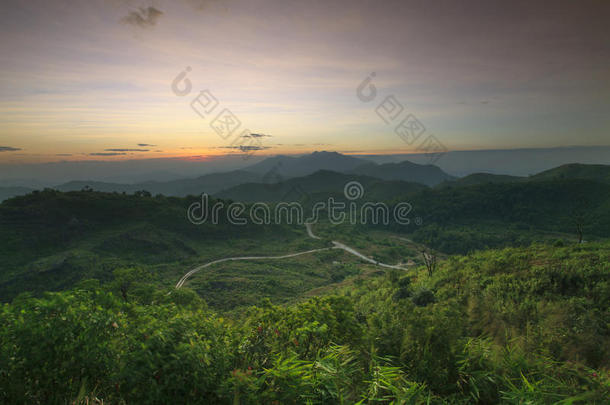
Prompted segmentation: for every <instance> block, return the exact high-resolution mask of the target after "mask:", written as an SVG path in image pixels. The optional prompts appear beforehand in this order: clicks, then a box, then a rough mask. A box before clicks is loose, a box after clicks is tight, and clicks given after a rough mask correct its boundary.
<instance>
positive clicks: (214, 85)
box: [0, 0, 610, 164]
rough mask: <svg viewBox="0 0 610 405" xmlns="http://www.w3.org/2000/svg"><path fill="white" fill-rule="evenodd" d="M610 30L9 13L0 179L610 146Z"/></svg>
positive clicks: (256, 5) (247, 0)
mask: <svg viewBox="0 0 610 405" xmlns="http://www.w3.org/2000/svg"><path fill="white" fill-rule="evenodd" d="M609 15H610V2H608V1H606V0H600V1H593V0H584V1H578V2H575V1H564V0H561V1H554V2H546V1H545V2H542V1H510V2H509V1H501V2H500V1H490V0H487V1H471V0H466V1H423V0H417V1H409V0H402V1H384V2H380V1H362V0H351V1H317V0H312V1H289V0H283V1H274V0H173V1H161V0H148V1H145V0H143V1H136V0H133V1H131V0H125V1H123V0H88V1H84V0H83V1H68V0H66V1H64V0H53V1H50V0H46V1H40V0H31V1H12V0H8V1H7V0H4V1H2V3H1V5H0V50H1V52H0V163H5V164H21V163H34V162H36V163H40V162H54V161H71V160H74V161H81V160H125V159H152V158H155V159H156V158H180V159H203V160H205V159H209V158H213V157H214V158H218V157H219V156H223V155H229V156H233V155H235V154H239V153H257V154H259V155H262V156H264V155H271V154H273V155H275V154H298V153H308V152H311V151H315V150H334V151H339V152H343V153H348V154H391V153H416V152H421V151H422V150H423V149H422V148H424V147H425V140H426V139H432V138H430V137H433V139H434V140H435V141H436V145H437V146H440V147H442V148H445V149H447V150H476V149H510V148H542V147H558V146H569V145H584V146H591V145H610V136H609V129H610V111H609V106H610V69H608V67H609V66H610V24H608V21H607V20H608V16H609ZM181 75H182V76H181ZM367 78H371V81H370V82H366V83H364V84H363V81H364V80H365V79H367ZM184 79H186V80H187V81H188V82H187V81H185V80H184ZM189 84H190V85H189ZM359 86H360V87H361V90H360V91H359V90H358V88H359ZM372 89H374V90H375V92H374V95H375V97H369V95H371V94H373V93H371V91H372ZM202 92H203V93H202ZM371 98H372V99H371ZM228 115H230V116H229V119H230V120H232V121H226V119H227V116H228ZM217 117H218V118H217ZM407 117H410V118H407ZM403 119H408V121H405V122H406V123H413V122H416V123H417V125H416V126H415V127H410V128H411V129H413V128H416V129H417V130H416V131H415V130H414V131H415V132H417V136H416V134H415V133H414V132H410V133H409V134H410V135H408V134H407V135H405V134H404V133H403V136H399V134H397V133H396V128H397V126H399V124H401V123H402V122H403ZM413 119H415V120H416V121H413ZM386 121H387V122H386ZM223 122H224V124H223ZM237 122H239V126H237V125H232V124H236V123H237ZM214 126H215V127H216V129H214ZM231 131H232V132H231ZM422 131H423V132H422Z"/></svg>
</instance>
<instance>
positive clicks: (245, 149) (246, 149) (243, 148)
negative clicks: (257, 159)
mask: <svg viewBox="0 0 610 405" xmlns="http://www.w3.org/2000/svg"><path fill="white" fill-rule="evenodd" d="M220 149H239V150H240V151H242V152H249V151H253V150H264V149H271V146H258V145H236V146H220Z"/></svg>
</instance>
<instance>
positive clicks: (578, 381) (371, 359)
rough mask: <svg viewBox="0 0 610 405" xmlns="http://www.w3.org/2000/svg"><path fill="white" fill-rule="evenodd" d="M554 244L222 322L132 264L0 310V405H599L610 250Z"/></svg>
mask: <svg viewBox="0 0 610 405" xmlns="http://www.w3.org/2000/svg"><path fill="white" fill-rule="evenodd" d="M561 245H562V244H561V243H556V244H555V245H549V244H546V245H543V244H540V245H532V246H530V247H527V248H509V249H504V250H492V251H485V252H480V253H474V254H470V255H467V256H456V257H451V258H449V259H448V260H446V261H444V262H442V263H441V264H440V265H439V266H438V268H435V269H430V271H429V270H428V269H426V268H423V267H421V268H417V269H415V270H413V271H409V272H402V271H396V270H392V271H388V272H377V273H372V274H371V277H370V278H368V279H362V278H357V279H348V280H354V281H353V282H351V283H349V284H347V285H346V284H345V283H342V286H343V287H341V288H338V289H336V290H335V291H334V292H332V293H331V294H327V295H326V296H324V297H315V298H312V299H309V300H305V301H302V302H299V303H294V304H290V305H284V306H277V305H274V304H272V303H271V302H269V301H265V302H263V303H261V304H259V305H258V306H256V307H254V306H253V307H248V308H245V309H243V310H242V311H239V312H233V313H231V314H222V313H217V312H215V311H212V310H210V309H209V308H208V306H207V305H206V303H205V301H204V300H202V299H201V298H200V297H199V296H198V295H197V294H196V293H195V292H193V291H191V290H188V289H182V290H167V289H159V288H158V287H157V286H156V285H155V284H154V283H153V282H151V281H149V280H151V277H149V276H150V275H149V274H148V273H147V271H146V270H145V269H142V268H127V269H119V270H115V272H114V277H113V279H112V280H111V281H110V282H108V283H106V284H104V285H100V283H99V282H98V281H96V280H87V281H81V282H79V283H78V285H77V286H76V287H75V288H73V289H71V290H69V291H65V292H59V293H46V294H44V296H43V297H41V298H34V297H30V296H28V295H21V296H19V297H18V298H16V299H15V300H13V302H12V303H10V304H3V305H2V307H1V309H0V322H1V323H2V325H3V327H2V329H0V402H1V403H28V404H37V403H39V404H54V403H62V404H63V403H72V402H73V401H76V402H77V403H85V402H86V401H89V403H91V401H93V400H94V398H98V399H100V400H103V401H104V403H111V404H114V403H148V404H165V403H176V402H180V403H201V404H209V403H227V404H229V403H232V404H255V403H269V404H291V403H294V404H300V403H328V404H336V403H344V404H352V403H357V402H360V403H392V402H393V403H413V404H417V403H452V404H460V403H463V404H466V403H480V404H493V403H499V402H502V403H514V404H522V403H563V404H570V403H575V404H576V403H582V404H595V403H599V404H602V403H607V402H606V401H607V398H608V397H609V396H610V376H609V374H608V367H609V366H610V364H609V359H610V356H609V354H610V353H608V351H609V348H610V333H609V330H608V327H609V324H610V310H609V305H608V304H609V300H610V277H609V276H610V243H608V242H605V243H585V244H571V245H568V246H561ZM375 274H377V275H376V276H375ZM170 291H171V293H169V292H170ZM168 293H169V294H168Z"/></svg>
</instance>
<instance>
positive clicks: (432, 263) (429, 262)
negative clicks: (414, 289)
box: [421, 248, 436, 276]
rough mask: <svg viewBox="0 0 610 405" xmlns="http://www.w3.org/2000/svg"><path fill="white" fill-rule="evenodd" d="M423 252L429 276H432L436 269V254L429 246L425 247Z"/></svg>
mask: <svg viewBox="0 0 610 405" xmlns="http://www.w3.org/2000/svg"><path fill="white" fill-rule="evenodd" d="M421 254H422V257H423V258H424V263H425V265H426V268H427V269H428V276H432V273H434V271H435V270H436V255H435V254H434V253H433V252H431V251H430V250H428V249H427V248H423V249H422V250H421Z"/></svg>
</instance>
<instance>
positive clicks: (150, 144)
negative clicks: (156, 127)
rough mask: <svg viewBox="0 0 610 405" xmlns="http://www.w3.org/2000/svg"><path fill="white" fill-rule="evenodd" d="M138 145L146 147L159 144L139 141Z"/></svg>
mask: <svg viewBox="0 0 610 405" xmlns="http://www.w3.org/2000/svg"><path fill="white" fill-rule="evenodd" d="M138 146H144V147H146V146H151V147H152V146H157V145H153V144H152V143H139V144H138Z"/></svg>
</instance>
